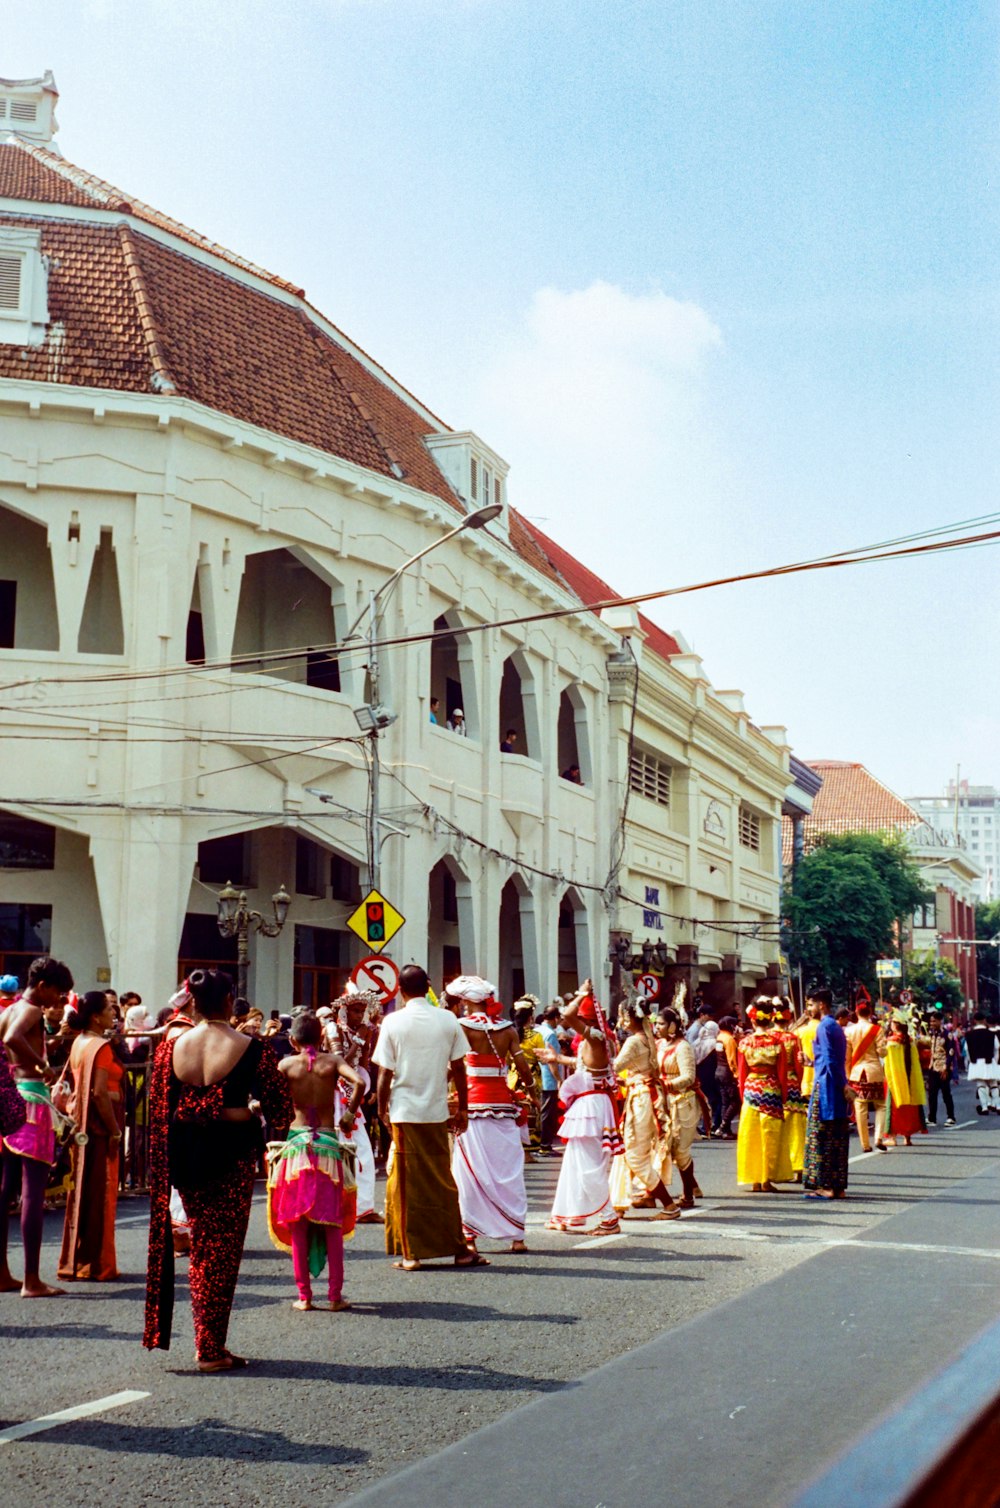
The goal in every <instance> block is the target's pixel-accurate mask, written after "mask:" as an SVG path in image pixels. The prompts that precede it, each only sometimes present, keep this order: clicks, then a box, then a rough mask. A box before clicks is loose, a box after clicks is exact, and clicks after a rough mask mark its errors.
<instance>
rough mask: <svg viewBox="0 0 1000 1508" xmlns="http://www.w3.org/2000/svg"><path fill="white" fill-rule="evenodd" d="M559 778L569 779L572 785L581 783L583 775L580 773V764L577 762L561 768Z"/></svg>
mask: <svg viewBox="0 0 1000 1508" xmlns="http://www.w3.org/2000/svg"><path fill="white" fill-rule="evenodd" d="M561 778H562V779H563V780H569V781H571V782H572V784H573V785H582V784H583V776H582V775H581V774H580V766H579V765H578V764H571V765H569V766H568V767H567V768H566V769H565V770H563V772H562V776H561Z"/></svg>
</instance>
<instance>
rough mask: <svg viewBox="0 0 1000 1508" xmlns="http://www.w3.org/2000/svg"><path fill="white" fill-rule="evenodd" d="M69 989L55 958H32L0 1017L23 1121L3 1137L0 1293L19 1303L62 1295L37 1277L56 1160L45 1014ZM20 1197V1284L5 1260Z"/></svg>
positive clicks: (70, 982) (0, 1035)
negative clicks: (19, 991) (16, 1296)
mask: <svg viewBox="0 0 1000 1508" xmlns="http://www.w3.org/2000/svg"><path fill="white" fill-rule="evenodd" d="M72 988H73V976H72V974H71V973H70V971H69V969H68V968H67V967H66V965H65V964H64V963H59V962H58V961H57V960H56V959H55V958H36V959H35V961H34V963H33V964H32V965H31V967H30V969H29V970H28V983H27V987H26V989H25V991H24V994H23V995H22V996H21V998H20V1000H15V1001H14V1003H13V1005H9V1006H8V1007H7V1009H6V1010H5V1011H4V1012H3V1013H2V1015H0V1042H2V1043H3V1046H4V1047H5V1048H6V1050H7V1056H8V1059H9V1061H10V1066H11V1071H12V1073H13V1076H14V1082H15V1084H16V1085H17V1092H18V1094H19V1095H20V1096H21V1098H22V1099H23V1100H24V1101H25V1105H26V1111H27V1117H26V1120H25V1123H24V1125H23V1126H21V1127H20V1129H19V1130H17V1131H13V1132H11V1133H10V1134H9V1135H7V1136H5V1137H4V1138H3V1178H2V1182H0V1293H12V1292H14V1291H15V1290H17V1289H20V1291H21V1297H22V1298H23V1299H47V1298H52V1297H54V1296H55V1295H56V1294H60V1293H63V1292H64V1291H65V1290H64V1289H62V1288H53V1287H51V1286H50V1285H49V1284H48V1283H43V1282H42V1280H41V1278H40V1277H39V1275H38V1268H39V1263H40V1260H41V1251H42V1224H43V1221H44V1216H45V1188H46V1184H47V1183H48V1179H49V1174H50V1173H51V1171H52V1166H53V1163H54V1162H55V1159H56V1132H55V1121H54V1119H53V1112H52V1099H51V1095H50V1093H49V1085H50V1084H51V1083H52V1082H53V1081H54V1079H55V1071H54V1070H53V1069H51V1068H50V1067H49V1066H48V1063H47V1061H46V1057H45V1029H44V1022H43V1012H44V1011H45V1010H46V1009H47V1008H48V1007H50V1006H54V1005H58V1004H60V1003H61V1001H62V998H63V996H65V995H68V994H69V992H70V990H72ZM19 1193H20V1195H21V1238H22V1240H23V1242H24V1281H23V1283H22V1282H19V1281H18V1279H17V1278H15V1277H14V1276H13V1274H12V1273H11V1270H10V1266H9V1265H8V1261H7V1230H8V1224H9V1221H10V1211H11V1208H12V1206H13V1204H14V1200H15V1199H16V1198H17V1196H18V1194H19Z"/></svg>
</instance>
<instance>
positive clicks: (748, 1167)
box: [736, 1030, 792, 1183]
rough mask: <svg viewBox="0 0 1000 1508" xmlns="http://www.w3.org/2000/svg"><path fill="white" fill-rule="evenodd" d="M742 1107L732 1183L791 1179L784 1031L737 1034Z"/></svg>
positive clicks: (777, 1181)
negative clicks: (738, 1039) (738, 1038)
mask: <svg viewBox="0 0 1000 1508" xmlns="http://www.w3.org/2000/svg"><path fill="white" fill-rule="evenodd" d="M738 1050H739V1054H740V1088H741V1090H742V1094H743V1108H742V1110H741V1111H740V1130H739V1136H738V1137H737V1140H736V1181H737V1183H784V1182H787V1181H788V1180H789V1179H790V1178H791V1177H792V1164H791V1158H790V1157H789V1151H788V1138H787V1136H786V1134H785V1097H786V1092H787V1084H788V1054H787V1050H786V1046H785V1041H784V1033H783V1032H780V1031H770V1030H768V1031H755V1032H752V1033H751V1035H750V1036H749V1037H742V1038H741V1039H740V1042H739V1044H738Z"/></svg>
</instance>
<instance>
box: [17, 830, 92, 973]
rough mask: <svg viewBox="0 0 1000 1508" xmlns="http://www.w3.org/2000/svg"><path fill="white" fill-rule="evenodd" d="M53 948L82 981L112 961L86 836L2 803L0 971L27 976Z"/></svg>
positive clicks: (53, 951)
mask: <svg viewBox="0 0 1000 1508" xmlns="http://www.w3.org/2000/svg"><path fill="white" fill-rule="evenodd" d="M42 953H54V954H55V955H56V957H58V958H64V959H65V960H66V961H67V963H68V964H69V965H70V967H71V969H72V970H73V972H74V974H75V975H76V980H77V989H80V990H85V989H88V988H91V987H92V981H93V980H94V979H95V978H97V977H98V975H97V973H96V971H97V970H98V969H103V968H106V966H107V963H108V953H107V946H106V942H105V929H104V924H103V919H102V915H101V907H100V902H99V899H98V892H97V881H96V878H95V873H94V864H93V861H92V859H91V854H90V843H89V840H88V838H87V837H86V836H85V835H84V834H83V833H80V832H74V831H71V830H69V829H67V828H56V827H52V826H50V825H49V824H48V823H45V822H37V821H35V820H34V819H32V818H29V817H23V816H21V815H20V814H19V813H16V812H10V811H6V810H0V974H15V975H17V977H18V979H19V980H20V982H21V983H22V984H24V982H25V980H26V978H27V970H28V966H29V964H30V963H31V961H32V959H35V958H38V957H39V955H40V954H42Z"/></svg>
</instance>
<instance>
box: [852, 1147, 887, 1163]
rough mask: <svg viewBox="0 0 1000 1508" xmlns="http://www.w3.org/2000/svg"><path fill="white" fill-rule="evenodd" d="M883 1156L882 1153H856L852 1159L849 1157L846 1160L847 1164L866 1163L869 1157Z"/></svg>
mask: <svg viewBox="0 0 1000 1508" xmlns="http://www.w3.org/2000/svg"><path fill="white" fill-rule="evenodd" d="M884 1156H885V1153H884V1152H876V1151H874V1150H872V1151H871V1152H858V1153H856V1155H855V1156H854V1157H849V1158H848V1159H847V1161H848V1162H866V1161H867V1159H868V1158H869V1157H884Z"/></svg>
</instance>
